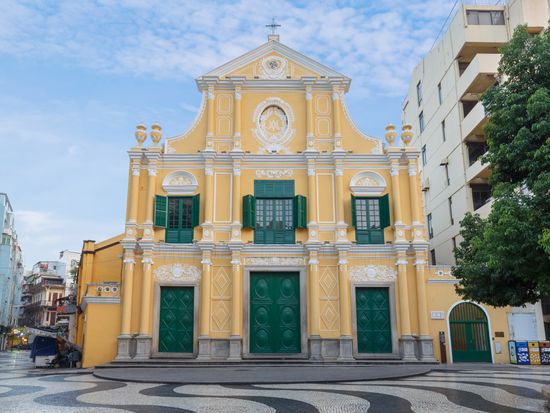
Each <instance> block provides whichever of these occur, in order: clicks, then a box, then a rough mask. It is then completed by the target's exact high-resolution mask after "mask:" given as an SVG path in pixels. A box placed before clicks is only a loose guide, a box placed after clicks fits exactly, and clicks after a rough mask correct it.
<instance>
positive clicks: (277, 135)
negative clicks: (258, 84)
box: [252, 97, 295, 153]
mask: <svg viewBox="0 0 550 413" xmlns="http://www.w3.org/2000/svg"><path fill="white" fill-rule="evenodd" d="M253 121H254V123H255V124H256V128H254V129H252V132H253V134H254V136H255V137H256V139H258V141H259V142H260V143H261V144H262V145H263V147H262V149H263V150H264V151H265V152H268V153H273V152H279V151H280V150H281V149H283V148H284V145H285V144H286V143H287V142H288V141H289V140H290V139H292V137H293V136H294V132H295V130H294V129H292V128H291V124H292V122H293V121H294V113H293V111H292V108H291V107H290V105H288V104H287V103H286V102H285V101H283V100H282V99H280V98H276V97H271V98H269V99H266V100H264V101H263V102H262V103H260V104H259V105H258V106H257V107H256V110H255V111H254V117H253Z"/></svg>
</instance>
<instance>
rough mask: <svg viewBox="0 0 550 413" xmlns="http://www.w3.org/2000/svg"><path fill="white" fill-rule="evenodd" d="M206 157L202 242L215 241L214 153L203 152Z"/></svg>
mask: <svg viewBox="0 0 550 413" xmlns="http://www.w3.org/2000/svg"><path fill="white" fill-rule="evenodd" d="M203 157H204V181H205V185H204V192H205V196H204V198H205V199H204V222H203V223H202V225H201V227H202V240H201V242H207V243H208V242H213V241H214V225H213V222H212V214H213V211H214V153H208V152H203Z"/></svg>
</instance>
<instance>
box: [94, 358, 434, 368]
mask: <svg viewBox="0 0 550 413" xmlns="http://www.w3.org/2000/svg"><path fill="white" fill-rule="evenodd" d="M375 365H393V366H398V365H431V366H434V365H439V362H433V361H420V360H412V361H410V360H406V361H405V360H400V359H371V360H296V359H281V358H277V359H248V360H247V359H244V360H223V359H220V360H197V359H181V358H151V359H147V360H124V361H122V360H121V361H118V360H113V361H112V362H111V363H109V364H103V365H99V366H96V367H95V369H112V368H133V367H147V368H166V367H212V368H216V367H218V368H219V367H244V366H250V367H252V366H253V367H282V366H292V367H312V366H324V367H337V366H339V367H341V366H375Z"/></svg>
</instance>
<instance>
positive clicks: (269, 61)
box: [260, 55, 288, 79]
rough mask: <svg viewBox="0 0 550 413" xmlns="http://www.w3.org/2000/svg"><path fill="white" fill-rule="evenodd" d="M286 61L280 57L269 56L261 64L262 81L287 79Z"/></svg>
mask: <svg viewBox="0 0 550 413" xmlns="http://www.w3.org/2000/svg"><path fill="white" fill-rule="evenodd" d="M287 66H288V65H287V61H286V59H284V58H282V57H280V56H274V55H271V56H267V57H264V58H263V59H262V60H261V62H260V79H285V78H286V69H287Z"/></svg>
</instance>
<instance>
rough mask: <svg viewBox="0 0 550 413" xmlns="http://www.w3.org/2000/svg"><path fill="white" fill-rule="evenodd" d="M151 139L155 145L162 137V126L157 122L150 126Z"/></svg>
mask: <svg viewBox="0 0 550 413" xmlns="http://www.w3.org/2000/svg"><path fill="white" fill-rule="evenodd" d="M151 129H152V130H151V133H150V135H151V140H152V141H153V143H154V144H155V146H158V145H159V142H160V140H161V139H162V128H161V127H160V125H159V124H158V123H153V125H152V126H151Z"/></svg>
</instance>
